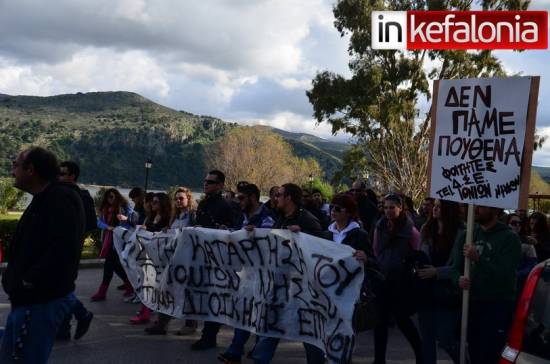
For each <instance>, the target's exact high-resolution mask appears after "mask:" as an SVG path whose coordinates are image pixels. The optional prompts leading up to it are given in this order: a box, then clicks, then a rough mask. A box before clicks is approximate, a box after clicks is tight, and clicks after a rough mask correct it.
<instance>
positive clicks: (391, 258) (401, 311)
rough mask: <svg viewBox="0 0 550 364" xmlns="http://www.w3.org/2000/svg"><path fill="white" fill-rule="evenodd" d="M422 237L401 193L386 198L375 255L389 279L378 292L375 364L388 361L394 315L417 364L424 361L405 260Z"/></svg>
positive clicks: (376, 240) (378, 230) (378, 229)
mask: <svg viewBox="0 0 550 364" xmlns="http://www.w3.org/2000/svg"><path fill="white" fill-rule="evenodd" d="M419 244H420V236H419V233H418V230H416V228H415V227H414V223H413V221H412V220H411V219H410V218H409V217H408V215H407V213H406V211H405V209H404V205H403V200H402V199H401V196H399V195H397V194H389V195H387V196H386V197H384V216H383V217H382V218H381V219H380V220H379V221H378V223H377V224H376V230H375V232H374V242H373V247H374V254H375V256H376V259H377V260H378V264H379V266H380V269H381V271H382V273H383V274H384V276H385V277H386V280H385V281H384V284H383V286H382V288H381V292H380V294H378V295H377V297H376V298H377V304H378V312H379V322H378V324H377V325H376V327H375V329H374V363H375V364H385V363H386V348H387V345H388V326H389V323H390V316H392V315H393V317H394V318H395V321H396V323H397V326H398V327H399V329H400V330H401V332H402V333H403V335H404V336H405V338H406V339H407V341H408V342H409V344H410V345H411V346H412V348H413V350H414V354H415V358H416V363H417V364H422V363H423V361H422V341H421V339H420V334H419V333H418V330H417V329H416V327H415V326H414V323H413V322H412V320H411V317H410V316H411V314H412V313H413V312H414V307H413V306H414V304H413V303H411V298H412V297H411V296H410V295H409V294H408V293H411V292H410V288H411V287H410V285H411V282H410V277H411V274H412V272H410V271H409V270H410V267H408V265H407V264H406V263H405V262H406V261H407V260H408V259H409V257H410V256H411V255H412V252H413V251H416V250H418V248H419Z"/></svg>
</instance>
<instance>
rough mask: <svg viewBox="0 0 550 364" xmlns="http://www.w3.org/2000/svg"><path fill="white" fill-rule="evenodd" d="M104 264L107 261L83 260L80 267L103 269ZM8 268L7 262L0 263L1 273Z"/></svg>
mask: <svg viewBox="0 0 550 364" xmlns="http://www.w3.org/2000/svg"><path fill="white" fill-rule="evenodd" d="M103 263H105V259H82V260H81V261H80V264H79V265H78V267H79V268H80V269H87V268H97V267H102V266H103ZM7 266H8V263H7V262H4V263H0V272H3V271H5V270H6V267H7Z"/></svg>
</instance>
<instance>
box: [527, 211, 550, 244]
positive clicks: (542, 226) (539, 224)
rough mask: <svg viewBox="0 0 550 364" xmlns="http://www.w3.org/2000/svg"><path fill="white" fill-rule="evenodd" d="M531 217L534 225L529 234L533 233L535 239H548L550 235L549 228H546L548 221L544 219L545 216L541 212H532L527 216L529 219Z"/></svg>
mask: <svg viewBox="0 0 550 364" xmlns="http://www.w3.org/2000/svg"><path fill="white" fill-rule="evenodd" d="M532 219H534V220H535V227H534V228H533V229H532V230H531V229H530V230H531V234H533V235H535V237H536V238H537V241H539V242H540V240H548V238H549V235H550V230H549V229H548V222H547V221H546V216H545V215H544V214H543V213H541V212H533V213H532V214H531V216H529V221H531V220H532Z"/></svg>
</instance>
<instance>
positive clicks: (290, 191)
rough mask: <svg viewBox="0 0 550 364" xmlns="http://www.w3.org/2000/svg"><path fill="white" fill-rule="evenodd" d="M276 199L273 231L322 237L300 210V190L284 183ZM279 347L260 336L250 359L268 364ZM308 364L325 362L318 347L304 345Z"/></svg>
mask: <svg viewBox="0 0 550 364" xmlns="http://www.w3.org/2000/svg"><path fill="white" fill-rule="evenodd" d="M275 196H276V197H277V209H279V211H280V213H281V215H280V217H279V218H278V219H277V221H276V222H275V225H273V228H274V229H288V230H290V231H292V232H295V233H297V232H300V231H302V232H304V233H306V234H310V235H315V236H319V237H322V235H323V230H322V228H321V224H320V223H319V220H317V218H316V217H315V216H313V214H311V213H310V212H309V211H307V210H305V209H303V208H301V204H302V189H301V188H300V187H299V186H297V185H295V184H293V183H286V184H284V185H282V186H281V187H280V188H279V192H277V194H276V195H275ZM277 345H279V338H274V337H268V336H261V337H260V338H259V339H258V342H257V343H256V346H255V348H254V350H253V351H252V353H251V354H250V357H251V358H252V359H253V360H254V364H268V363H270V362H271V360H272V359H273V356H274V355H275V351H276V350H277ZM304 349H305V350H306V359H307V363H308V364H319V363H324V362H325V354H324V353H323V351H322V350H321V349H319V348H318V347H316V346H314V345H311V344H308V343H304Z"/></svg>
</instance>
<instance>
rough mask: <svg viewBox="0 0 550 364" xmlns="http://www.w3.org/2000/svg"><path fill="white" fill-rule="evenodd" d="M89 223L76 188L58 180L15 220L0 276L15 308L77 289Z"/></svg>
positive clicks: (51, 298)
mask: <svg viewBox="0 0 550 364" xmlns="http://www.w3.org/2000/svg"><path fill="white" fill-rule="evenodd" d="M85 224H86V218H85V214H84V207H83V203H82V199H81V198H80V190H79V188H78V186H76V185H72V184H67V183H59V182H55V183H51V184H50V185H48V186H47V187H46V189H44V191H42V192H40V193H38V194H36V195H34V196H33V199H32V201H31V203H30V205H29V206H28V207H27V209H26V210H25V212H24V213H23V215H22V216H21V219H20V220H19V223H18V224H17V228H16V231H15V234H14V237H13V241H12V244H11V245H10V260H9V262H8V267H7V269H6V271H5V272H4V274H3V276H2V285H3V286H4V290H5V291H6V293H7V294H8V295H9V298H10V301H11V304H12V307H18V306H27V305H32V304H40V303H46V302H49V301H51V300H54V299H58V298H61V297H64V296H66V295H68V294H69V293H71V292H73V291H74V288H75V284H74V281H75V280H76V277H77V274H78V263H79V261H80V253H81V251H82V240H83V236H84V230H85Z"/></svg>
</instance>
